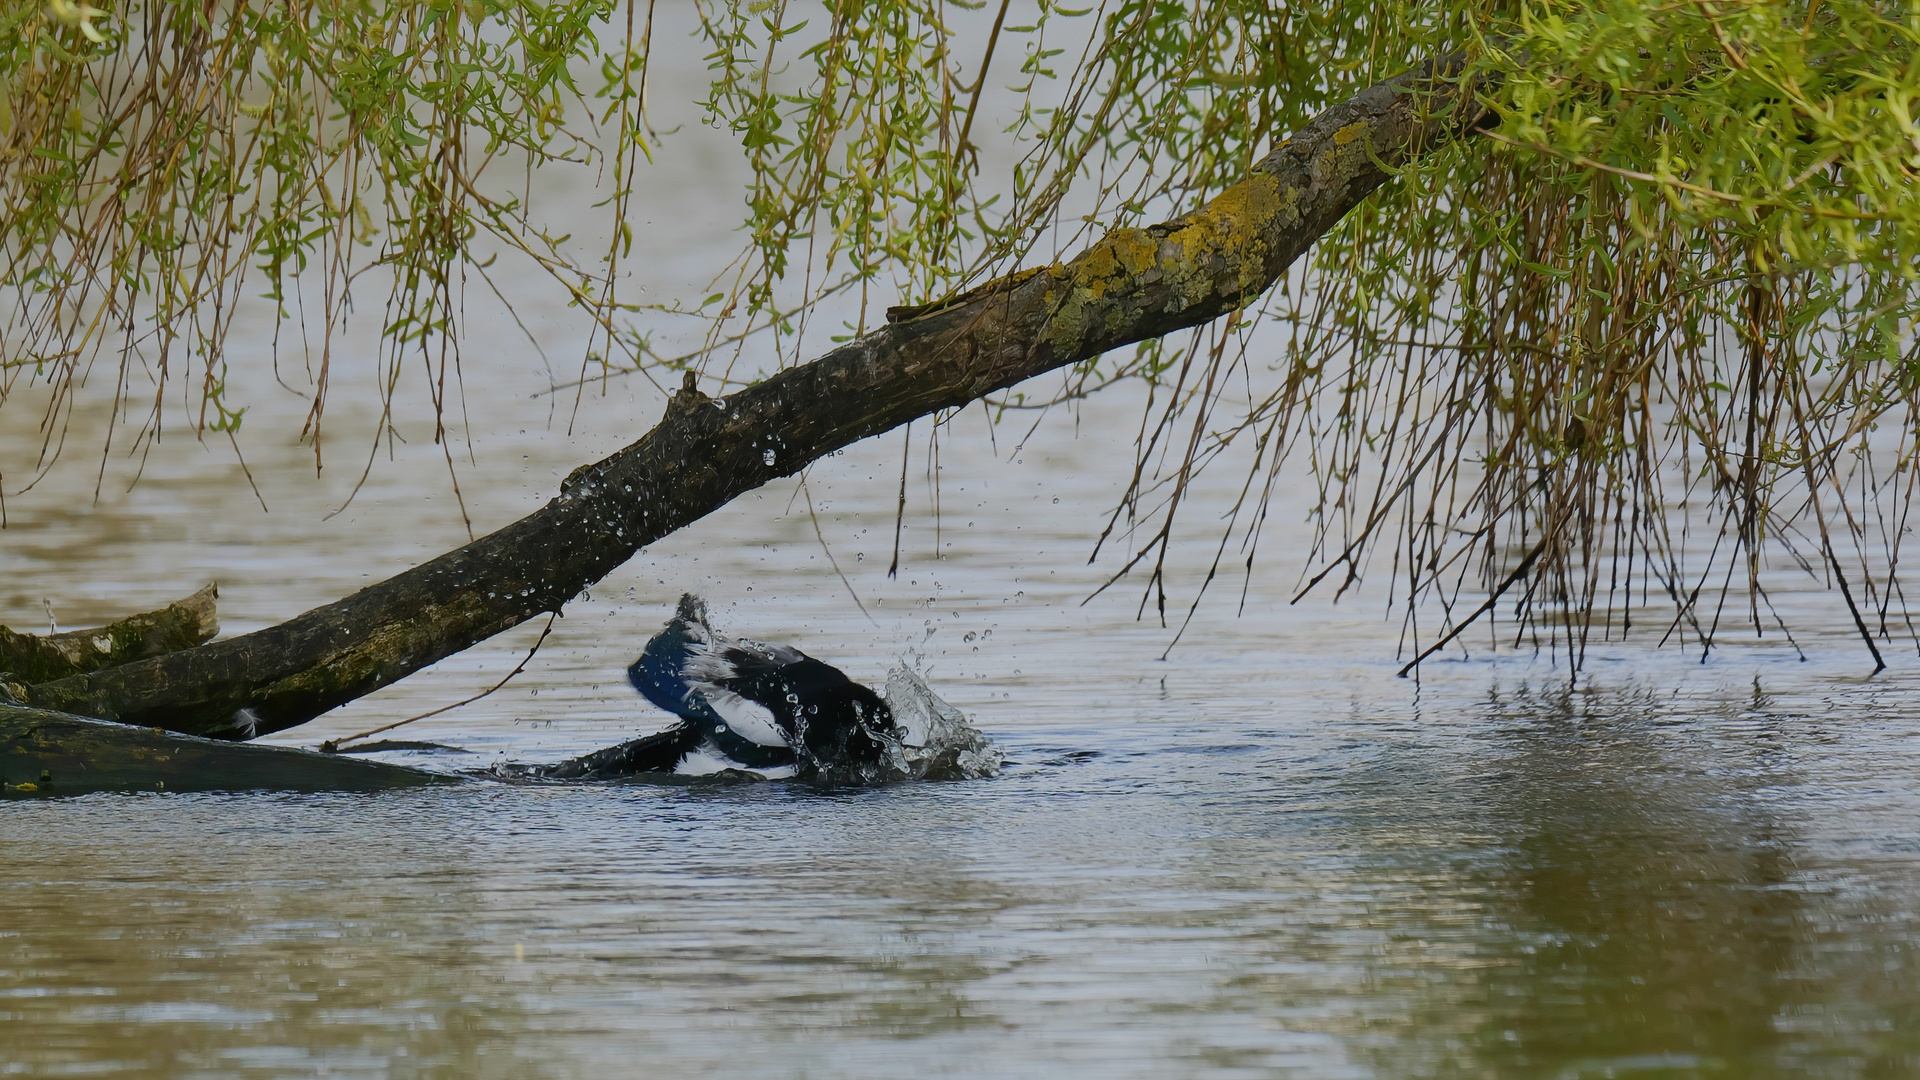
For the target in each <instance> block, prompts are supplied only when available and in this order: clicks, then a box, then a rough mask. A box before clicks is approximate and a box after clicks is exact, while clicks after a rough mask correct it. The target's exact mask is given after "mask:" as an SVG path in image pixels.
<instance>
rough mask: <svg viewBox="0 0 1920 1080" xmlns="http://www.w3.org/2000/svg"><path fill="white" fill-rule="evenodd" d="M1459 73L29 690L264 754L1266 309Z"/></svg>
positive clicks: (1472, 118)
mask: <svg viewBox="0 0 1920 1080" xmlns="http://www.w3.org/2000/svg"><path fill="white" fill-rule="evenodd" d="M1460 67H1461V65H1460V63H1459V62H1458V61H1457V60H1449V61H1446V62H1442V63H1439V64H1431V63H1430V64H1428V65H1425V66H1423V67H1422V68H1421V69H1420V70H1418V71H1416V72H1412V73H1409V74H1408V75H1405V76H1402V77H1401V78H1399V79H1395V80H1390V81H1388V82H1385V83H1381V84H1379V85H1376V86H1374V87H1371V88H1369V89H1368V90H1365V91H1363V92H1362V93H1360V94H1359V95H1358V96H1356V97H1355V98H1353V99H1352V100H1351V101H1348V102H1346V103H1344V104H1341V105H1338V106H1335V107H1334V108H1331V109H1328V110H1327V111H1326V112H1324V113H1322V114H1321V115H1320V116H1319V117H1317V118H1316V119H1315V120H1314V121H1313V122H1312V123H1311V124H1309V125H1308V126H1307V127H1306V128H1305V129H1304V130H1302V131H1300V132H1299V133H1298V134H1296V135H1295V136H1294V137H1293V138H1292V139H1290V140H1287V141H1285V142H1283V143H1281V144H1280V145H1279V148H1278V149H1277V150H1275V151H1274V152H1273V153H1272V154H1270V155H1268V156H1267V157H1266V158H1265V159H1264V160H1262V161H1261V162H1259V163H1258V164H1257V165H1256V166H1255V167H1254V168H1253V169H1252V170H1251V172H1250V174H1249V175H1248V176H1247V177H1246V178H1245V179H1243V180H1241V181H1240V182H1238V183H1236V184H1234V185H1232V186H1231V187H1229V188H1227V189H1226V190H1225V191H1223V192H1222V193H1221V194H1220V195H1219V196H1217V197H1216V198H1214V199H1213V200H1212V201H1210V202H1208V203H1207V204H1206V205H1205V206H1203V207H1201V208H1199V209H1198V210H1195V211H1193V212H1192V213H1189V214H1187V215H1185V216H1182V217H1179V218H1176V219H1174V220H1172V221H1169V222H1166V223H1164V224H1161V225H1156V226H1153V227H1151V228H1146V229H1138V228H1123V229H1116V230H1114V231H1112V232H1110V233H1109V234H1108V235H1107V236H1106V237H1105V238H1103V239H1102V240H1100V241H1099V242H1098V243H1095V244H1094V245H1093V246H1091V247H1090V248H1088V249H1087V250H1086V251H1085V252H1083V253H1081V254H1080V255H1079V256H1077V257H1075V258H1074V259H1073V260H1071V261H1070V262H1068V263H1065V264H1063V265H1062V264H1056V265H1051V266H1047V267H1043V268H1037V269H1034V270H1028V271H1023V272H1021V273H1019V274H1015V275H1012V276H1010V277H1008V278H1004V279H1001V280H1000V281H999V282H998V283H996V284H995V285H994V286H993V287H989V288H984V289H979V290H974V291H973V292H970V293H968V294H966V295H964V296H961V297H957V298H955V299H954V300H953V301H951V302H948V303H944V304H940V305H934V306H931V307H927V306H922V307H919V308H914V309H909V310H903V311H901V312H899V313H898V315H897V318H898V320H899V321H895V322H892V323H889V324H888V325H887V326H885V327H883V328H881V329H880V330H878V331H875V332H873V333H871V334H867V335H865V336H863V337H860V338H858V339H855V340H854V341H851V342H849V343H847V344H846V345H844V346H842V347H840V348H838V349H836V350H834V351H833V352H831V353H829V354H827V355H826V356H824V357H821V358H820V359H818V360H815V361H814V362H812V363H809V364H804V365H801V366H799V367H795V368H792V369H789V370H786V371H783V372H781V373H779V374H777V375H775V376H773V377H771V378H768V379H767V380H765V381H764V382H761V383H759V384H757V385H755V386H752V387H749V388H747V389H745V390H742V391H740V392H738V393H736V394H732V395H729V396H727V397H724V398H718V399H714V398H708V397H706V396H705V395H703V394H701V393H700V392H699V391H698V390H697V389H696V388H695V387H694V385H693V380H692V379H691V377H690V378H689V382H688V385H687V387H686V388H685V389H683V390H682V391H681V392H680V393H679V394H677V395H676V396H675V397H674V398H673V400H672V401H671V402H670V404H669V406H668V409H667V414H666V416H665V417H664V418H663V419H662V420H661V422H660V424H659V425H658V426H657V427H655V428H654V429H653V430H652V431H650V432H648V433H647V434H646V435H645V436H643V437H642V438H641V439H640V440H639V441H637V442H635V443H633V444H632V445H631V446H628V447H627V448H625V449H623V450H621V451H619V452H618V453H615V454H614V455H612V456H611V457H608V458H606V459H605V460H602V461H600V462H598V463H595V464H593V465H589V466H585V467H583V468H581V469H579V470H576V471H575V472H574V474H573V475H571V476H569V477H568V478H567V480H566V482H565V483H563V484H562V485H561V491H560V494H559V495H558V496H557V497H556V498H555V499H553V500H552V501H551V502H549V503H548V504H547V505H546V506H544V507H542V508H541V509H540V510H538V511H535V512H534V513H533V514H531V515H529V516H527V517H525V518H522V519H521V520H520V521H517V522H515V523H513V524H511V525H509V526H507V527H505V528H503V529H501V530H499V531H498V532H495V533H492V534H490V535H488V536H485V537H482V538H480V539H479V540H476V541H474V542H473V543H471V544H468V545H467V546H465V547H463V548H460V549H458V550H456V551H452V552H449V553H448V554H446V555H443V556H441V557H439V558H437V559H434V560H433V561H431V562H428V563H426V564H424V565H422V566H418V567H415V568H413V569H411V570H408V571H405V572H403V573H401V574H399V575H396V576H395V577H392V578H389V579H388V580H386V581H383V582H381V583H379V584H377V585H373V586H371V587H369V588H367V589H364V590H362V591H361V592H359V593H356V594H355V595H353V596H350V597H347V598H346V599H343V600H340V601H337V602H335V603H333V604H329V605H326V606H324V607H320V608H316V609H314V610H313V611H309V612H307V613H305V614H303V615H300V616H298V617H296V618H294V619H292V620H289V621H288V622H285V623H282V624H280V625H278V626H274V627H270V628H268V629H265V630H261V631H258V632H256V633H252V634H248V635H245V636H243V637H239V638H234V639H231V640H228V641H222V642H216V643H213V644H210V645H206V646H202V647H200V648H197V649H192V650H188V651H186V652H182V653H175V654H173V655H171V656H166V657H159V658H155V659H153V660H148V661H143V662H141V663H136V664H128V665H124V666H122V667H118V668H114V669H110V670H108V671H104V672H99V673H96V674H92V675H84V676H78V677H75V678H71V679H64V680H60V681H58V682H53V683H47V684H43V685H39V686H35V687H31V688H29V702H28V703H29V704H32V705H36V706H40V707H44V708H51V709H60V710H64V711H67V712H74V713H80V714H83V715H89V716H96V717H102V718H106V719H114V720H121V721H125V722H128V723H138V724H145V725H152V726H156V727H165V728H170V729H172V730H176V731H184V732H189V733H193V734H214V735H224V736H227V737H233V738H247V737H251V736H253V735H256V734H265V733H268V732H273V731H279V730H283V729H285V728H289V727H292V726H294V725H297V724H301V723H304V722H306V721H307V720H310V719H312V718H313V717H315V716H318V715H319V714H321V713H323V712H325V711H327V710H329V709H332V708H334V707H336V706H339V705H341V704H344V703H346V702H348V701H352V700H353V699H355V698H357V697H360V696H362V695H364V694H367V693H370V692H372V691H373V690H376V689H378V688H380V687H382V686H385V685H387V684H389V683H391V682H393V681H395V680H397V679H400V678H402V677H404V676H406V675H408V674H411V673H412V672H414V671H418V670H419V669H421V668H423V667H426V666H428V665H430V664H432V663H434V662H435V661H437V660H440V659H441V658H443V657H446V656H449V655H451V654H453V653H455V652H458V651H459V650H461V649H464V648H466V647H468V646H470V645H472V644H474V643H476V642H479V641H482V640H485V639H486V638H488V637H490V636H492V635H494V634H497V633H499V632H501V631H503V630H506V629H509V628H511V627H513V626H516V625H518V624H519V623H521V622H523V621H525V620H527V619H528V618H531V617H533V616H535V615H538V614H541V613H544V612H550V611H556V610H558V609H559V608H560V607H561V606H562V605H563V604H565V603H566V601H567V600H568V599H570V598H572V597H573V596H574V595H576V594H578V593H579V592H580V591H581V590H582V589H584V588H586V587H587V586H589V585H591V584H592V583H593V582H595V581H598V580H599V579H600V578H601V577H603V576H604V575H606V574H607V573H608V572H610V571H612V570H613V569H614V568H615V567H617V566H619V565H620V564H621V563H623V562H625V561H626V560H627V559H629V558H631V557H632V556H633V555H634V554H635V553H636V552H637V551H639V550H640V549H641V548H642V547H643V546H645V545H646V544H649V543H652V542H653V541H655V540H657V539H659V538H661V537H663V536H666V535H667V534H669V533H671V532H673V531H675V530H677V529H679V528H681V527H683V526H685V525H687V524H689V523H691V522H694V521H697V520H699V519H700V518H701V517H703V516H705V515H707V514H709V513H712V512H713V511H714V510H717V509H719V508H720V507H722V506H724V505H726V504H727V503H728V502H730V501H731V500H733V499H734V498H736V497H738V496H739V495H741V494H743V493H745V492H747V491H751V490H753V489H754V488H756V487H759V486H760V485H762V484H765V483H767V482H768V481H770V480H773V479H775V478H777V477H780V476H786V475H790V474H792V473H794V472H797V471H799V470H800V469H801V468H803V467H805V466H806V465H807V464H808V463H810V462H812V461H814V460H815V459H817V458H819V457H821V456H822V455H824V454H827V453H830V452H832V451H834V450H836V449H839V448H841V447H844V446H847V445H849V444H851V443H854V442H857V441H859V440H861V439H864V438H867V437H869V436H872V435H877V434H879V433H881V432H884V431H888V430H891V429H892V428H895V427H898V426H899V425H901V424H904V423H907V422H909V421H911V420H913V419H914V418H916V417H920V416H926V415H928V414H931V413H935V412H939V411H940V410H943V409H950V408H955V407H958V406H961V405H965V404H967V403H969V402H971V401H973V400H975V399H976V398H979V397H981V396H982V395H985V394H989V393H992V392H994V391H996V390H1001V389H1004V388H1006V387H1009V386H1012V385H1014V384H1015V383H1018V382H1021V381H1023V380H1025V379H1029V378H1032V377H1033V376H1035V375H1039V374H1042V373H1045V372H1048V371H1052V370H1055V369H1057V368H1060V367H1064V366H1067V365H1070V364H1074V363H1077V362H1080V361H1084V360H1087V359H1090V358H1093V357H1096V356H1099V355H1100V354H1102V353H1103V352H1106V351H1107V350H1109V349H1114V348H1118V347H1120V346H1123V345H1127V344H1130V343H1133V342H1138V341H1142V340H1145V339H1148V338H1152V337H1156V336H1160V335H1164V334H1168V333H1171V332H1173V331H1175V330H1179V329H1183V328H1186V327H1192V326H1196V325H1200V324H1202V323H1205V322H1207V321H1209V320H1212V319H1214V318H1216V317H1219V316H1221V315H1224V314H1227V313H1228V312H1232V311H1236V310H1239V309H1241V308H1242V307H1244V306H1245V305H1247V304H1248V303H1250V302H1252V301H1253V300H1255V299H1256V298H1258V297H1259V296H1260V294H1261V293H1262V292H1264V291H1265V290H1266V289H1267V288H1268V287H1269V286H1271V285H1272V284H1273V283H1274V281H1276V280H1277V279H1278V278H1279V276H1280V275H1281V274H1282V273H1283V272H1284V271H1285V270H1286V268H1287V267H1288V266H1289V265H1290V264H1292V263H1293V261H1294V260H1295V259H1297V258H1298V257H1299V256H1300V255H1301V253H1303V252H1304V251H1306V250H1307V248H1308V247H1310V246H1311V245H1312V244H1313V243H1314V241H1315V240H1316V239H1318V238H1319V237H1320V235H1321V234H1322V233H1324V232H1325V231H1326V230H1327V229H1328V228H1329V227H1331V226H1332V225H1333V224H1334V223H1335V222H1337V221H1339V220H1340V218H1341V217H1342V216H1343V215H1345V214H1346V213H1347V212H1348V211H1349V210H1351V209H1353V208H1354V207H1355V206H1357V205H1359V204H1360V203H1361V201H1362V200H1364V199H1365V198H1366V197H1367V196H1368V195H1369V194H1370V193H1371V192H1373V191H1374V190H1375V189H1376V188H1378V187H1379V186H1380V185H1381V184H1382V183H1384V182H1386V181H1387V180H1388V179H1389V178H1390V176H1391V172H1390V170H1391V169H1393V168H1394V167H1395V166H1396V165H1398V164H1400V163H1403V162H1405V161H1407V160H1410V159H1411V158H1413V157H1415V156H1417V155H1419V154H1421V153H1424V152H1426V151H1427V150H1428V149H1430V148H1432V147H1434V146H1436V145H1438V144H1440V143H1442V142H1444V141H1446V140H1448V139H1449V138H1451V137H1453V136H1455V135H1457V134H1459V133H1461V132H1463V131H1465V130H1468V129H1469V128H1470V127H1471V126H1472V125H1474V124H1475V123H1477V122H1478V121H1479V119H1480V117H1481V107H1480V105H1479V104H1478V100H1477V98H1476V97H1475V95H1474V94H1473V93H1472V92H1471V88H1470V87H1463V86H1462V85H1461V84H1460V83H1459V82H1458V81H1457V80H1456V76H1457V73H1458V71H1459V70H1460Z"/></svg>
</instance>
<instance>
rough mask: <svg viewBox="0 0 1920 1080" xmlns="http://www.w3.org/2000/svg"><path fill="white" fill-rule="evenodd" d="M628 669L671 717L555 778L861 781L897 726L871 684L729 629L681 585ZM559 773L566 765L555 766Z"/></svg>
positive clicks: (889, 751)
mask: <svg viewBox="0 0 1920 1080" xmlns="http://www.w3.org/2000/svg"><path fill="white" fill-rule="evenodd" d="M627 679H628V681H630V682H631V683H633V687H634V689H636V690H638V691H640V693H641V695H642V696H644V697H645V698H646V699H647V700H648V701H650V702H652V703H653V704H654V705H657V706H659V707H660V708H662V709H665V710H666V711H667V712H670V713H672V714H673V715H675V716H677V717H679V718H680V722H679V723H678V724H675V725H674V726H673V727H670V728H668V729H667V730H665V731H662V732H658V733H657V734H653V735H648V736H644V737H642V738H639V739H635V740H633V741H631V742H627V743H622V744H621V745H619V746H612V747H608V748H607V749H605V750H601V751H598V752H597V753H593V754H589V755H587V756H586V757H583V758H576V759H574V760H573V761H569V762H564V763H562V764H561V765H559V766H553V767H549V768H548V769H547V770H546V775H548V776H550V777H553V778H556V779H599V778H606V777H612V776H625V775H631V774H635V773H675V774H678V775H681V776H704V775H711V774H715V773H721V772H726V771H729V770H732V771H736V772H745V773H753V774H757V775H759V776H763V777H766V778H767V779H789V778H798V779H811V780H825V781H828V782H862V781H869V780H872V779H876V778H879V777H881V776H883V775H885V774H886V773H885V770H883V769H882V767H881V766H882V765H883V764H885V763H886V762H888V761H889V760H890V758H891V757H893V756H897V755H898V754H899V752H900V745H901V738H902V736H903V734H904V732H902V731H901V729H900V727H899V725H897V724H896V723H895V722H894V718H893V713H892V712H891V711H890V710H889V709H888V708H887V703H886V702H885V701H884V700H882V699H881V697H880V695H879V694H876V693H874V692H873V691H872V690H871V689H869V688H867V687H865V686H862V685H860V684H859V683H857V682H854V681H853V680H852V679H849V678H847V676H846V675H845V674H844V673H843V672H841V671H840V669H838V668H836V667H833V666H832V665H830V664H826V663H823V662H821V661H819V660H815V659H814V658H813V657H811V656H808V655H807V654H805V653H803V652H801V651H800V650H799V649H795V648H792V647H790V646H786V645H769V644H767V643H765V642H760V641H749V640H746V639H743V638H730V637H728V636H726V635H725V634H722V633H721V632H720V631H718V630H715V629H714V628H713V626H712V625H711V623H709V621H708V618H707V605H706V603H705V602H704V601H702V600H701V599H700V598H699V597H697V596H695V595H693V594H692V593H688V594H686V595H685V596H682V597H681V598H680V606H679V609H678V610H677V611H676V612H675V613H674V616H673V620H672V621H671V622H669V623H667V626H666V629H664V630H662V631H661V632H660V633H658V634H656V635H654V637H653V639H652V640H650V641H648V642H647V644H646V647H645V648H644V649H642V650H641V652H640V658H639V659H637V660H635V661H634V662H633V665H632V666H631V667H629V668H627ZM562 774H564V775H562Z"/></svg>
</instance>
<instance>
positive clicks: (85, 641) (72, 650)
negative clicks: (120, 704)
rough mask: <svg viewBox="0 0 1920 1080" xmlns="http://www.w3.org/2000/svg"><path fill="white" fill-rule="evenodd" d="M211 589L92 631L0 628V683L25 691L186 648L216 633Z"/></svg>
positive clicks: (216, 594)
mask: <svg viewBox="0 0 1920 1080" xmlns="http://www.w3.org/2000/svg"><path fill="white" fill-rule="evenodd" d="M219 596H220V590H219V588H218V587H217V586H214V585H208V586H207V587H206V588H204V589H201V590H200V591H199V592H197V593H194V594H193V595H192V596H189V597H187V598H186V599H185V600H180V601H177V602H175V603H171V604H168V605H167V606H166V607H164V608H161V609H160V610H159V611H149V612H146V613H144V614H141V615H129V616H127V617H126V618H124V619H121V620H119V621H118V622H113V623H109V624H107V625H106V626H102V627H99V628H97V629H93V630H69V631H67V632H66V633H64V634H44V635H42V634H24V633H21V632H19V631H16V630H9V629H7V628H6V627H4V626H0V682H6V683H13V684H16V685H15V687H14V689H15V690H18V688H19V687H21V686H31V685H33V684H34V683H43V682H51V681H53V680H55V679H64V678H67V677H69V676H72V675H85V674H87V673H88V672H93V671H100V670H103V669H105V668H110V667H115V666H117V665H120V664H129V663H132V662H133V661H135V660H145V659H147V658H148V657H152V656H160V655H162V654H163V653H170V652H176V651H178V650H180V649H190V648H192V647H193V646H195V645H199V644H202V643H204V642H208V641H211V640H213V637H214V635H216V634H218V633H219V632H220V620H219V618H218V617H217V616H216V615H215V614H214V601H215V600H217V599H218V598H219Z"/></svg>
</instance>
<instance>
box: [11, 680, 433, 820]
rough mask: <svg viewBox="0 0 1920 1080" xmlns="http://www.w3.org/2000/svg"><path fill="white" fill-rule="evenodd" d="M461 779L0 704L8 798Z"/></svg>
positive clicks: (380, 786)
mask: <svg viewBox="0 0 1920 1080" xmlns="http://www.w3.org/2000/svg"><path fill="white" fill-rule="evenodd" d="M458 782H460V780H459V778H458V777H453V776H446V775H442V774H440V773H433V772H427V771H426V770H424V769H409V768H406V767H405V766H400V765H386V764H382V763H380V762H377V761H361V760H358V759H355V758H341V757H332V756H329V755H327V754H318V753H315V752H313V751H311V750H298V749H294V748H292V747H284V746H237V745H235V744H233V743H231V742H223V741H220V740H216V739H199V738H194V737H193V736H190V735H175V734H171V733H169V732H164V731H156V730H154V729H152V728H137V727H128V726H126V725H125V724H110V723H106V722H104V721H100V720H89V719H86V718H85V717H79V716H70V715H67V714H65V713H57V712H48V711H46V710H44V709H27V708H21V707H20V706H17V705H8V704H5V703H4V702H0V800H5V799H22V798H46V797H48V796H54V795H86V794H91V793H93V792H100V791H118V792H137V791H175V792H178V791H382V790H386V789H388V788H402V787H421V786H424V785H428V784H451V783H458Z"/></svg>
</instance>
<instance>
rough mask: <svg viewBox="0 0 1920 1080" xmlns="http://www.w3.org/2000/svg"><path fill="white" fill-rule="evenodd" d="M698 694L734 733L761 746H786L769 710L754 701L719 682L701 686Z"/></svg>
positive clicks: (783, 736) (783, 735)
mask: <svg viewBox="0 0 1920 1080" xmlns="http://www.w3.org/2000/svg"><path fill="white" fill-rule="evenodd" d="M699 690H700V696H702V697H704V698H706V699H707V704H708V705H709V706H711V707H712V709H713V712H714V715H716V716H718V717H719V718H720V719H721V720H724V721H725V722H726V725H727V727H729V728H732V729H733V732H734V734H736V735H738V736H740V737H741V738H743V739H745V740H747V741H748V742H752V743H759V744H760V745H761V746H786V745H787V736H786V734H785V733H784V732H782V731H781V730H780V725H779V724H777V723H775V722H774V719H773V710H772V709H769V708H767V707H766V706H765V705H762V704H760V703H759V702H757V701H749V700H747V699H746V698H743V697H741V696H740V695H739V694H736V693H734V692H733V691H731V690H728V689H725V688H723V687H719V686H711V685H709V686H702V687H700V688H699Z"/></svg>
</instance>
